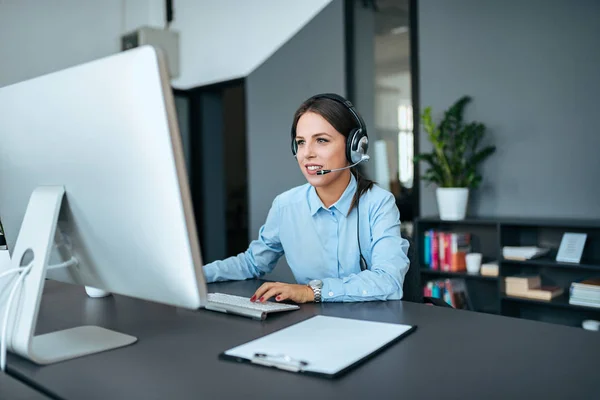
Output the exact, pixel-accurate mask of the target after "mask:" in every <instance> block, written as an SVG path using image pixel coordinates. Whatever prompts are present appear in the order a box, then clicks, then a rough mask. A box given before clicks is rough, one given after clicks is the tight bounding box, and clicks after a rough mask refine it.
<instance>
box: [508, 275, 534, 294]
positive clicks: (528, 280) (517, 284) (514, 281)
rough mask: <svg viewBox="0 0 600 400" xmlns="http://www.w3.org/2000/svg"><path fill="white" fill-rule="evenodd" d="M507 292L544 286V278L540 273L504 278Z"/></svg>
mask: <svg viewBox="0 0 600 400" xmlns="http://www.w3.org/2000/svg"><path fill="white" fill-rule="evenodd" d="M504 283H505V286H506V288H505V289H506V292H508V291H511V292H521V291H523V292H525V291H527V290H529V289H535V288H538V287H540V286H542V278H541V277H540V276H539V275H514V276H507V277H505V278H504Z"/></svg>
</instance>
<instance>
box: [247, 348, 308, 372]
mask: <svg viewBox="0 0 600 400" xmlns="http://www.w3.org/2000/svg"><path fill="white" fill-rule="evenodd" d="M251 361H252V362H253V363H254V364H260V365H265V366H267V367H275V368H279V369H283V370H286V371H292V372H300V371H303V370H304V367H306V366H307V365H308V362H306V361H302V360H297V359H295V358H293V357H290V356H288V355H285V354H266V353H254V357H252V360H251Z"/></svg>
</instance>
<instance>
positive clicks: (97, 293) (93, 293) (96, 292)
mask: <svg viewBox="0 0 600 400" xmlns="http://www.w3.org/2000/svg"><path fill="white" fill-rule="evenodd" d="M85 292H86V293H87V295H88V296H90V297H93V298H99V297H106V296H110V292H107V291H105V290H102V289H96V288H94V287H91V286H86V287H85Z"/></svg>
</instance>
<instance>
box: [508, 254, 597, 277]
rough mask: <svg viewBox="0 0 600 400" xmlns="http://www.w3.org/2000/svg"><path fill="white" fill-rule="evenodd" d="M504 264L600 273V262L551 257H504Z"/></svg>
mask: <svg viewBox="0 0 600 400" xmlns="http://www.w3.org/2000/svg"><path fill="white" fill-rule="evenodd" d="M502 263H503V264H507V265H508V264H510V265H530V266H533V267H552V268H569V269H587V270H590V271H597V272H598V273H599V274H600V262H597V263H580V264H576V263H566V262H558V261H556V260H555V259H553V258H549V257H540V258H534V259H531V260H526V261H519V260H508V259H506V258H503V259H502Z"/></svg>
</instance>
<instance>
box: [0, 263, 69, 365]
mask: <svg viewBox="0 0 600 400" xmlns="http://www.w3.org/2000/svg"><path fill="white" fill-rule="evenodd" d="M77 264H78V261H77V259H76V258H75V257H71V259H70V260H69V261H65V262H63V263H60V264H54V265H49V266H47V267H46V270H50V269H59V268H66V267H71V266H76V265H77ZM31 268H33V264H29V265H28V266H27V267H19V268H12V269H9V270H7V271H4V272H2V273H1V274H0V279H2V278H4V277H5V276H8V275H11V274H15V273H20V275H19V277H18V278H17V281H16V282H15V283H14V285H13V286H12V289H11V291H10V294H9V295H8V302H7V304H6V312H5V313H4V320H3V321H2V333H1V334H0V370H2V371H5V370H6V351H7V343H6V342H7V340H8V337H7V330H8V319H9V316H10V309H11V306H12V302H13V300H14V297H15V294H16V293H17V288H18V287H19V286H21V283H22V282H23V280H24V279H25V277H26V276H27V274H29V272H30V271H31Z"/></svg>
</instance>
